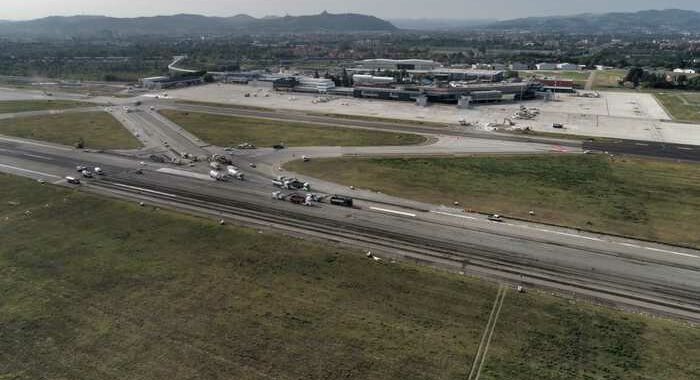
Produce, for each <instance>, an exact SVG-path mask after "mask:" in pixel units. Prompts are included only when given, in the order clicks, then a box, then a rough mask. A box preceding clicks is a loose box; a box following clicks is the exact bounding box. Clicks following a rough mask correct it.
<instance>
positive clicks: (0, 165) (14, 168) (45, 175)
mask: <svg viewBox="0 0 700 380" xmlns="http://www.w3.org/2000/svg"><path fill="white" fill-rule="evenodd" d="M0 167H3V168H8V169H13V170H18V171H21V172H25V173H31V174H37V175H42V176H44V177H51V178H61V177H60V176H57V175H54V174H49V173H44V172H38V171H35V170H29V169H22V168H18V167H16V166H11V165H5V164H0Z"/></svg>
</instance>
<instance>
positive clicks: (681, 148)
mask: <svg viewBox="0 0 700 380" xmlns="http://www.w3.org/2000/svg"><path fill="white" fill-rule="evenodd" d="M678 149H680V150H693V148H685V147H682V146H679V147H678Z"/></svg>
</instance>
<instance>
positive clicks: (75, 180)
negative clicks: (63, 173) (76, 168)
mask: <svg viewBox="0 0 700 380" xmlns="http://www.w3.org/2000/svg"><path fill="white" fill-rule="evenodd" d="M66 181H67V182H68V183H70V184H73V185H80V179H79V178H75V177H70V176H68V177H66Z"/></svg>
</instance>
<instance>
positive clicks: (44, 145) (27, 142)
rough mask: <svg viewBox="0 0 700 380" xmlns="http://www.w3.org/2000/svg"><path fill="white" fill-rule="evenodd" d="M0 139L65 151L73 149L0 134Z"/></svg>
mask: <svg viewBox="0 0 700 380" xmlns="http://www.w3.org/2000/svg"><path fill="white" fill-rule="evenodd" d="M0 140H5V141H12V142H15V143H20V144H28V145H36V146H41V147H44V148H51V149H59V150H67V151H70V150H73V148H64V147H61V146H56V145H47V144H41V143H37V142H33V141H27V140H18V139H12V138H9V137H5V136H0Z"/></svg>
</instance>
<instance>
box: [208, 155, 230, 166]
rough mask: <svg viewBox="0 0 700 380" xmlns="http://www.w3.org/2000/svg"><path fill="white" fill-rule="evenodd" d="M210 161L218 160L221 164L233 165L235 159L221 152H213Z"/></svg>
mask: <svg viewBox="0 0 700 380" xmlns="http://www.w3.org/2000/svg"><path fill="white" fill-rule="evenodd" d="M209 162H218V163H219V164H221V165H232V164H233V161H231V159H230V158H228V157H226V156H224V155H221V154H213V155H212V156H211V157H209Z"/></svg>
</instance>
